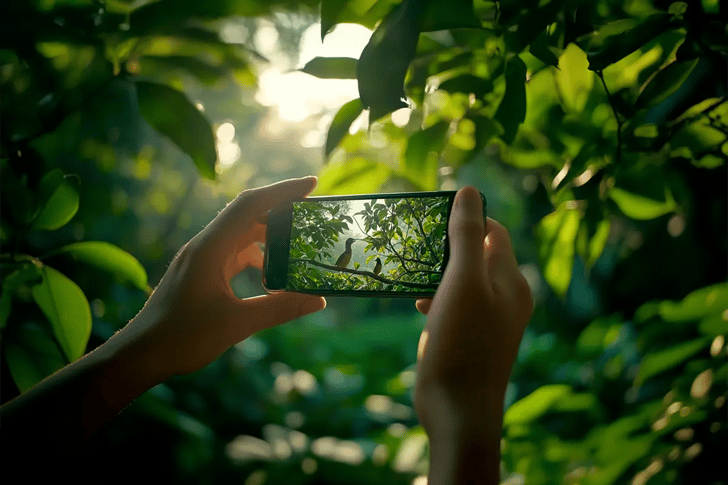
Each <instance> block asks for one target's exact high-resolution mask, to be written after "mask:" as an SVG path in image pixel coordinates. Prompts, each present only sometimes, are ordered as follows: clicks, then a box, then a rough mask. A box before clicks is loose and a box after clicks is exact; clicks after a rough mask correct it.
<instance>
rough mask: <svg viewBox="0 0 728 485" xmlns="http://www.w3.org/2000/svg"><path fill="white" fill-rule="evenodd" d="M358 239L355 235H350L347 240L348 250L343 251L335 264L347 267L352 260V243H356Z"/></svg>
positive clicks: (339, 266) (338, 266)
mask: <svg viewBox="0 0 728 485" xmlns="http://www.w3.org/2000/svg"><path fill="white" fill-rule="evenodd" d="M355 241H356V239H354V238H353V237H350V238H349V239H347V240H346V251H344V252H343V253H341V256H339V259H337V260H336V264H335V266H336V267H337V268H346V266H347V265H348V264H349V261H351V245H352V244H354V242H355Z"/></svg>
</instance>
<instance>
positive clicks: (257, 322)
mask: <svg viewBox="0 0 728 485" xmlns="http://www.w3.org/2000/svg"><path fill="white" fill-rule="evenodd" d="M324 308H326V300H325V299H324V298H322V297H320V296H314V295H305V294H302V293H288V292H281V293H275V294H271V295H263V296H256V297H253V298H247V299H245V300H239V301H238V303H237V312H238V314H239V315H238V317H239V320H240V324H241V335H242V336H240V340H242V339H243V338H247V336H248V335H251V334H252V333H255V332H259V331H261V330H264V329H266V328H270V327H275V326H276V325H280V324H282V323H286V322H289V321H291V320H294V319H296V318H299V317H302V316H304V315H308V314H309V313H313V312H317V311H319V310H323V309H324ZM245 333H247V335H244V334H245Z"/></svg>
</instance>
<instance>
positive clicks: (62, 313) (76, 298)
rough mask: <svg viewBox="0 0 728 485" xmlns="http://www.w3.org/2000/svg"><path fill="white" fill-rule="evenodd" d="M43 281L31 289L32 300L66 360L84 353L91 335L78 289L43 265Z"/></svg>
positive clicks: (83, 298) (88, 314)
mask: <svg viewBox="0 0 728 485" xmlns="http://www.w3.org/2000/svg"><path fill="white" fill-rule="evenodd" d="M41 272H42V273H43V282H42V283H41V284H39V285H36V286H34V287H33V288H32V293H33V299H34V300H35V302H36V303H37V304H38V306H39V307H40V309H41V310H42V311H43V314H45V316H46V318H48V320H49V321H50V322H51V326H52V328H53V333H54V335H55V336H56V339H57V340H58V343H59V344H60V345H61V348H62V349H63V352H64V354H65V355H66V358H67V359H68V361H70V362H73V361H74V360H76V359H78V358H79V357H81V356H82V355H83V354H84V351H85V350H86V344H87V343H88V339H89V336H90V335H91V309H90V308H89V304H88V300H86V295H84V294H83V291H82V290H81V288H79V287H78V285H76V283H74V282H73V281H71V280H70V279H68V278H67V277H65V276H64V275H63V274H61V273H60V272H58V271H56V270H55V269H53V268H51V267H49V266H43V268H42V270H41Z"/></svg>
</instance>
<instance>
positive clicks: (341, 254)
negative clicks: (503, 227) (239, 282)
mask: <svg viewBox="0 0 728 485" xmlns="http://www.w3.org/2000/svg"><path fill="white" fill-rule="evenodd" d="M455 193H456V192H455V191H446V192H413V193H393V194H363V195H347V196H324V197H307V198H306V199H304V200H300V201H294V202H292V203H289V204H285V205H283V206H281V207H278V208H277V209H275V210H273V211H271V213H270V214H269V216H268V227H267V235H266V243H265V258H264V267H263V287H264V288H265V290H266V291H268V292H270V293H274V292H278V291H294V292H302V293H312V294H317V295H325V296H367V297H388V298H390V297H427V296H432V295H433V294H434V293H435V291H436V290H437V287H438V285H439V283H440V280H441V279H442V275H443V272H444V271H445V267H446V266H447V261H448V257H449V244H448V236H447V233H448V230H447V229H448V220H449V218H450V210H451V208H452V203H453V199H454V197H455ZM481 197H482V198H483V217H486V201H485V197H484V196H483V195H482V194H481Z"/></svg>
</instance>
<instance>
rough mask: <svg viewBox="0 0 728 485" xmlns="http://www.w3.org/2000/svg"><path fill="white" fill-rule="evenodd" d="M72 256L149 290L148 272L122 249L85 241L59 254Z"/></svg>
mask: <svg viewBox="0 0 728 485" xmlns="http://www.w3.org/2000/svg"><path fill="white" fill-rule="evenodd" d="M64 253H65V254H70V255H71V256H73V257H74V258H75V259H76V260H78V261H82V262H84V263H86V264H90V265H92V266H95V267H97V268H99V269H101V270H104V271H108V272H109V273H114V274H116V275H118V276H120V277H122V278H124V279H127V280H129V281H131V282H132V283H133V284H134V286H136V287H137V288H139V289H140V290H146V289H147V286H148V284H147V272H146V271H145V270H144V267H143V266H142V264H141V263H140V262H139V261H137V259H136V258H135V257H134V256H132V255H131V254H129V253H127V252H126V251H124V250H123V249H121V248H118V247H117V246H114V245H113V244H109V243H107V242H101V241H84V242H78V243H74V244H69V245H68V246H64V247H62V248H61V249H59V250H58V254H64Z"/></svg>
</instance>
